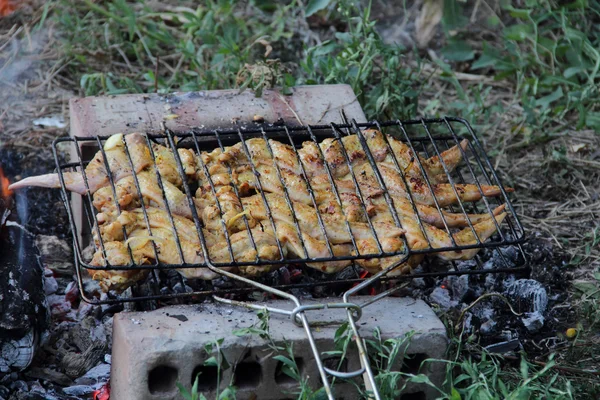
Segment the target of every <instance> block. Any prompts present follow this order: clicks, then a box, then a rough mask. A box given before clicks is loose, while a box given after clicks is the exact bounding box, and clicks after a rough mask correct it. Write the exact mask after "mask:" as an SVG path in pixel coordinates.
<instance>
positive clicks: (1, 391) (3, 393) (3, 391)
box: [0, 385, 10, 399]
mask: <svg viewBox="0 0 600 400" xmlns="http://www.w3.org/2000/svg"><path fill="white" fill-rule="evenodd" d="M9 394H10V390H8V388H7V387H6V386H3V385H0V399H1V398H7V397H8V395H9Z"/></svg>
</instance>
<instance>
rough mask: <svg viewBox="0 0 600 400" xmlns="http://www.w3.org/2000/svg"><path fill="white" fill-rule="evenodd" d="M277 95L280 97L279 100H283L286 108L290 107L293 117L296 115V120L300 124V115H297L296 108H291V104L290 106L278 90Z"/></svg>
mask: <svg viewBox="0 0 600 400" xmlns="http://www.w3.org/2000/svg"><path fill="white" fill-rule="evenodd" d="M277 95H278V96H279V98H280V99H281V101H283V102H284V103H285V105H286V106H288V108H289V109H290V111H291V112H292V114H294V117H296V119H297V120H298V123H299V124H300V125H303V124H302V120H301V119H300V117H299V116H298V114H296V110H294V109H293V108H292V106H290V103H288V102H287V100H286V99H285V97H283V95H282V94H281V93H279V92H277Z"/></svg>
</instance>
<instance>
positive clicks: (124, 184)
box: [93, 171, 192, 219]
mask: <svg viewBox="0 0 600 400" xmlns="http://www.w3.org/2000/svg"><path fill="white" fill-rule="evenodd" d="M136 176H137V183H138V184H139V187H140V191H141V197H142V199H143V204H144V205H149V206H151V207H157V208H160V209H161V210H166V209H167V205H168V208H169V210H170V211H171V213H173V214H175V215H180V216H182V217H186V218H190V219H191V218H192V211H191V209H190V206H189V203H188V199H187V196H186V195H185V194H184V193H183V192H182V191H181V190H179V188H178V187H177V186H175V185H174V184H172V183H171V182H169V181H168V180H166V179H162V180H161V183H162V186H163V189H161V188H160V186H159V183H158V179H157V177H156V173H155V172H154V171H141V172H139V173H138V174H137V175H136ZM163 190H164V196H163ZM115 192H116V194H117V195H116V196H115V195H114V193H113V190H112V187H111V186H105V187H103V188H101V189H99V190H98V191H96V193H94V202H93V204H94V207H95V208H96V209H97V210H98V211H100V212H109V211H110V210H112V209H116V203H115V199H117V200H118V204H119V206H120V207H121V209H126V208H128V207H131V206H133V207H139V206H140V192H138V190H137V187H136V182H135V178H134V176H133V175H131V176H127V177H125V178H123V179H120V180H119V181H117V182H116V183H115ZM165 198H166V200H167V201H166V203H165Z"/></svg>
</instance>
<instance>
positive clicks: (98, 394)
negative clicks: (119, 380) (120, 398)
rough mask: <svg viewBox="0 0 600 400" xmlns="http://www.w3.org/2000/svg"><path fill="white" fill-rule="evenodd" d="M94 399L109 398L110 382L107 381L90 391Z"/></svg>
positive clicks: (104, 399)
mask: <svg viewBox="0 0 600 400" xmlns="http://www.w3.org/2000/svg"><path fill="white" fill-rule="evenodd" d="M92 396H93V399H94V400H109V398H110V383H109V382H107V383H106V385H104V386H102V387H101V388H100V389H98V390H95V391H94V392H93V393H92Z"/></svg>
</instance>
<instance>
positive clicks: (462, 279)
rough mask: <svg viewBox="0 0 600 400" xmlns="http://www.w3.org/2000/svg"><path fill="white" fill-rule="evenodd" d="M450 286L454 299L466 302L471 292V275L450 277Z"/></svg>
mask: <svg viewBox="0 0 600 400" xmlns="http://www.w3.org/2000/svg"><path fill="white" fill-rule="evenodd" d="M448 284H449V286H450V290H451V291H452V298H453V299H455V300H458V301H464V299H465V298H466V297H467V295H468V294H469V292H470V291H471V288H470V285H469V275H459V276H449V277H448Z"/></svg>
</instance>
